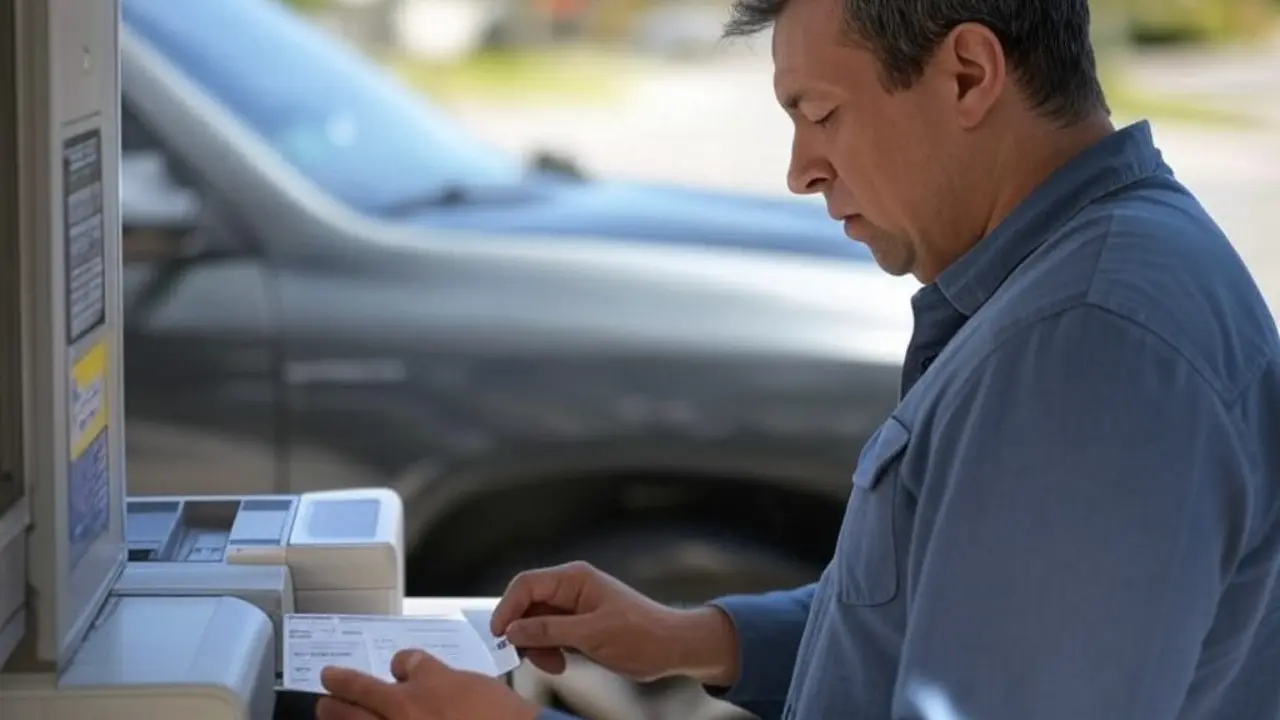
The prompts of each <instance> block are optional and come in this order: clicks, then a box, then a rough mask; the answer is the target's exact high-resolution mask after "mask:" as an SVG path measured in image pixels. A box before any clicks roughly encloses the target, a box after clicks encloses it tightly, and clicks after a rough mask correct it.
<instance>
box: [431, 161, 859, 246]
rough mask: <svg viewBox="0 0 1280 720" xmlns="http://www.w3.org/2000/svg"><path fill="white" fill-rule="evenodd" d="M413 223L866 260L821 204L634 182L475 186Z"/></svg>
mask: <svg viewBox="0 0 1280 720" xmlns="http://www.w3.org/2000/svg"><path fill="white" fill-rule="evenodd" d="M466 197H467V199H466V200H465V201H462V202H457V203H454V204H452V205H450V206H437V207H429V208H425V209H423V210H422V211H421V212H420V213H419V214H416V216H415V217H413V218H412V220H411V222H413V223H414V224H417V225H421V226H425V227H434V228H441V229H450V228H453V229H466V230H481V231H488V232H496V233H511V234H512V235H513V237H528V236H531V235H533V236H536V235H554V236H589V237H593V238H597V239H602V240H605V239H613V240H619V241H626V242H628V243H657V244H669V245H693V246H705V247H732V248H741V249H752V250H762V251H776V252H781V253H798V254H801V255H808V256H824V257H830V258H832V259H843V260H849V261H857V262H869V261H870V260H871V254H870V253H869V252H868V251H867V249H866V247H865V246H863V245H862V244H861V243H857V242H854V241H852V240H849V239H848V238H847V237H846V236H845V234H844V230H843V228H841V226H840V225H839V223H836V222H833V221H832V220H831V219H830V218H829V217H828V216H827V214H826V212H825V210H824V209H823V207H822V204H821V203H820V202H811V201H807V200H793V199H789V198H771V197H760V196H753V195H746V194H738V193H730V192H722V191H712V190H701V189H693V188H687V187H674V186H664V185H656V184H646V183H631V182H614V181H608V182H596V181H546V182H540V183H530V184H528V185H526V186H521V187H519V188H514V189H505V190H502V191H485V190H481V189H476V190H474V191H469V192H468V193H467V194H466Z"/></svg>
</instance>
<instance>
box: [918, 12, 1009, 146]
mask: <svg viewBox="0 0 1280 720" xmlns="http://www.w3.org/2000/svg"><path fill="white" fill-rule="evenodd" d="M935 61H936V62H937V63H939V64H940V65H941V67H939V68H938V69H939V70H940V71H942V72H945V73H946V74H947V76H948V77H949V78H950V82H949V83H948V85H949V86H950V87H952V88H953V90H954V93H955V97H954V107H955V114H956V120H957V121H958V122H959V123H960V125H961V127H962V128H964V129H965V130H970V129H973V128H974V127H977V126H978V125H979V124H981V123H982V121H983V120H984V119H986V117H987V115H988V114H989V113H990V112H991V109H992V107H994V106H995V104H996V102H997V101H998V100H999V99H1000V96H1001V94H1002V93H1003V92H1004V89H1005V82H1006V80H1007V76H1008V67H1007V64H1006V61H1005V55H1004V46H1003V45H1002V44H1001V43H1000V39H999V38H997V37H996V34H995V33H993V32H991V29H990V28H988V27H986V26H985V25H981V24H978V23H972V22H969V23H962V24H960V25H957V26H956V27H955V28H954V29H953V30H952V31H951V32H950V33H949V34H948V35H947V37H946V39H945V40H943V42H942V45H941V46H940V47H939V48H938V54H937V56H936V60H935Z"/></svg>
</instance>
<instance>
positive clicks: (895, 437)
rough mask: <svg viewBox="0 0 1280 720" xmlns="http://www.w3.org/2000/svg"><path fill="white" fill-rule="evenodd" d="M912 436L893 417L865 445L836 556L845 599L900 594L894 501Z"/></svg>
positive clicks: (866, 601) (864, 601) (873, 601)
mask: <svg viewBox="0 0 1280 720" xmlns="http://www.w3.org/2000/svg"><path fill="white" fill-rule="evenodd" d="M910 441H911V431H910V430H908V429H907V426H906V425H903V424H902V423H901V422H900V421H899V420H898V419H897V418H893V417H891V418H889V419H888V420H887V421H886V422H885V423H884V424H883V425H881V426H880V428H879V429H878V430H876V432H875V434H874V435H872V436H871V439H870V440H868V441H867V444H866V445H865V446H863V448H862V454H861V456H860V457H859V458H858V467H857V469H855V470H854V472H853V489H852V491H851V492H850V494H849V504H848V506H847V507H846V509H845V513H844V522H843V524H842V525H841V527H840V537H839V540H837V542H836V552H835V557H834V559H833V561H832V564H833V565H834V567H835V569H836V571H837V573H838V585H837V587H838V589H839V597H840V600H841V601H842V602H845V603H848V604H850V605H861V606H872V605H883V604H885V603H888V602H890V601H892V600H893V599H894V598H895V597H897V595H898V554H897V547H896V544H897V543H896V539H895V533H894V527H893V519H894V504H895V502H896V499H897V494H898V485H899V482H898V478H897V473H898V467H899V464H900V461H901V459H902V455H903V453H904V452H905V451H906V449H907V445H908V444H909V443H910Z"/></svg>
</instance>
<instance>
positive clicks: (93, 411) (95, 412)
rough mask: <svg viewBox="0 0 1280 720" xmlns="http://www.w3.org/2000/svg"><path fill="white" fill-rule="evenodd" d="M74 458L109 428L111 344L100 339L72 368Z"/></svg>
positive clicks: (72, 439)
mask: <svg viewBox="0 0 1280 720" xmlns="http://www.w3.org/2000/svg"><path fill="white" fill-rule="evenodd" d="M70 379H71V383H70V387H69V388H67V392H68V394H69V395H70V396H71V458H72V459H73V460H74V459H76V458H79V457H80V456H81V455H83V454H84V451H85V450H86V449H88V447H89V445H90V444H91V443H93V441H94V439H95V438H96V437H98V435H99V434H101V433H102V431H103V430H105V429H106V428H107V343H106V341H99V342H98V343H97V344H96V345H94V346H93V347H92V348H90V349H89V351H88V352H86V353H85V354H84V355H83V356H82V357H81V358H80V359H79V360H78V361H77V362H76V364H75V366H74V367H72V369H71V378H70Z"/></svg>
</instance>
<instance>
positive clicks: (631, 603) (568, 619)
mask: <svg viewBox="0 0 1280 720" xmlns="http://www.w3.org/2000/svg"><path fill="white" fill-rule="evenodd" d="M490 629H491V630H492V631H493V634H494V635H499V636H501V635H505V636H506V637H507V639H508V640H510V641H511V644H513V645H515V646H516V648H517V649H519V650H520V651H521V653H522V654H523V655H524V656H525V657H526V658H528V659H529V661H530V662H532V663H533V664H534V665H537V666H538V667H539V668H541V669H542V670H544V671H546V672H550V673H553V674H554V673H560V672H563V671H564V667H565V658H564V652H565V651H573V652H578V653H581V654H583V655H585V656H586V657H587V658H589V659H591V660H592V661H594V662H596V663H598V664H599V665H602V666H603V667H605V668H607V669H609V670H611V671H613V672H615V673H618V674H620V675H623V676H626V677H629V678H632V679H634V680H642V681H644V680H653V679H657V678H660V677H667V676H671V675H687V676H689V677H693V678H696V679H697V680H699V681H701V682H703V683H706V684H708V685H721V686H728V685H732V684H733V682H734V681H735V680H736V679H737V675H738V668H737V665H738V639H737V633H736V631H735V630H734V628H733V623H732V622H731V621H730V620H729V618H728V616H727V615H725V614H724V613H723V612H721V611H720V610H718V609H716V608H712V607H706V608H700V609H697V610H677V609H674V608H669V607H666V606H665V605H661V604H659V603H657V602H655V601H653V600H651V599H649V598H647V597H645V596H644V595H642V594H640V593H638V592H636V591H635V590H633V589H631V588H629V587H627V586H626V585H624V584H622V583H621V582H619V581H618V580H617V579H615V578H613V577H610V576H609V575H606V574H605V573H603V572H600V571H599V570H596V569H595V568H593V567H591V566H590V565H588V564H586V563H570V564H568V565H561V566H559V567H554V568H548V569H545V570H531V571H529V572H525V573H521V574H520V575H518V576H516V578H515V580H513V581H511V585H510V586H509V587H508V588H507V592H506V593H505V594H504V595H503V597H502V600H501V602H499V603H498V607H497V608H496V609H495V610H494V612H493V623H492V627H491V628H490Z"/></svg>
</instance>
